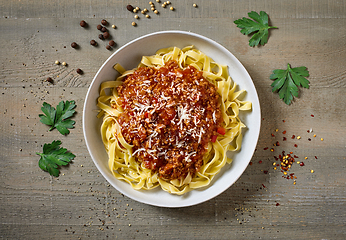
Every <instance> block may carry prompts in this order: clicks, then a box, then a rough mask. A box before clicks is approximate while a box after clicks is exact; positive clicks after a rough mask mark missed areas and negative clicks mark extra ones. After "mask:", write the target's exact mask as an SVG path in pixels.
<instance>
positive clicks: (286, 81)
mask: <svg viewBox="0 0 346 240" xmlns="http://www.w3.org/2000/svg"><path fill="white" fill-rule="evenodd" d="M308 76H309V71H308V70H307V69H306V67H296V68H291V66H290V64H287V69H286V70H284V69H276V70H274V71H273V74H272V75H270V79H272V80H275V81H274V82H273V83H272V84H271V86H272V87H273V88H272V92H275V91H278V93H279V97H280V99H283V101H284V102H285V103H286V104H287V105H289V104H290V103H291V102H292V100H293V96H295V97H298V91H299V90H298V87H299V86H302V87H304V88H309V83H310V82H309V81H308V80H307V79H306V78H305V77H308Z"/></svg>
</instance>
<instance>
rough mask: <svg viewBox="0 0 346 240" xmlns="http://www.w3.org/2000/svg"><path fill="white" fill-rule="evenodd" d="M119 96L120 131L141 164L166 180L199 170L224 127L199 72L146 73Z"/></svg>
mask: <svg viewBox="0 0 346 240" xmlns="http://www.w3.org/2000/svg"><path fill="white" fill-rule="evenodd" d="M117 91H118V93H119V96H120V98H119V100H118V101H119V104H120V105H121V106H122V107H123V109H124V112H123V113H122V114H121V115H120V116H119V118H118V121H119V124H120V126H121V131H122V134H123V136H124V138H125V140H126V141H127V142H128V143H129V144H132V145H133V155H134V156H136V158H137V159H138V161H139V162H141V163H142V164H144V166H145V167H146V168H148V169H151V170H153V171H156V172H158V174H159V177H161V178H163V179H165V180H172V179H180V178H182V177H185V176H186V175H187V174H188V173H190V174H191V175H192V176H193V175H194V174H195V173H196V172H197V171H199V170H200V167H201V166H202V164H203V155H204V154H205V153H206V150H207V146H208V143H209V142H210V141H215V139H216V136H217V134H218V132H219V133H220V126H221V123H222V118H221V112H220V103H219V94H218V93H217V90H216V87H215V86H214V85H213V84H211V83H210V82H208V81H207V80H206V79H205V78H204V77H203V73H202V72H201V71H198V70H197V69H196V68H194V67H191V66H190V67H187V68H186V69H184V70H182V69H180V68H179V66H178V64H177V62H175V61H169V62H167V63H166V64H165V66H164V67H161V68H159V69H156V68H150V67H142V68H139V69H137V70H136V71H135V72H134V73H133V74H131V75H129V76H127V77H126V78H125V80H124V83H123V84H122V85H121V86H119V87H118V88H117ZM221 129H222V128H221Z"/></svg>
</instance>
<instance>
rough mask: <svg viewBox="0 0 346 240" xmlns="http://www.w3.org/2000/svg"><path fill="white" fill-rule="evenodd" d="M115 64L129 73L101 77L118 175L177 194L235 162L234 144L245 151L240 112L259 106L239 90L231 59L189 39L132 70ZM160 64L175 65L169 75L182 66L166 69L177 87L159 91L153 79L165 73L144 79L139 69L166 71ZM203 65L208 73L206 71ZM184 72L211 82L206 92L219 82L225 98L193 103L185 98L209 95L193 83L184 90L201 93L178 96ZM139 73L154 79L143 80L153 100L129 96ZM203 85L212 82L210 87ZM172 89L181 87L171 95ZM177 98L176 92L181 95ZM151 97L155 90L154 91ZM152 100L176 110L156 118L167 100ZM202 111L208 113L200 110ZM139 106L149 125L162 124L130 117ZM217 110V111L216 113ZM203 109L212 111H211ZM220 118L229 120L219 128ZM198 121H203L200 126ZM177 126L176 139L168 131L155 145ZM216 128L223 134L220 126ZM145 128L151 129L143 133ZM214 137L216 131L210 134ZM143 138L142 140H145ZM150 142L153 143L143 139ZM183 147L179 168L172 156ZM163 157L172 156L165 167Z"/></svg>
mask: <svg viewBox="0 0 346 240" xmlns="http://www.w3.org/2000/svg"><path fill="white" fill-rule="evenodd" d="M114 68H115V69H116V70H117V71H118V72H119V73H121V76H120V77H118V78H117V79H116V80H115V81H107V82H103V83H102V84H101V88H100V96H99V98H98V103H97V105H98V107H99V108H100V113H99V114H98V117H102V116H103V123H102V125H101V136H102V141H103V143H104V146H105V149H106V151H107V153H108V156H109V159H108V166H109V169H110V171H111V172H112V174H113V175H114V177H115V178H117V179H119V180H123V181H125V182H127V183H129V184H130V185H131V187H132V188H134V189H136V190H140V189H144V190H150V189H153V188H156V187H159V186H160V187H161V188H162V189H163V190H164V191H167V192H169V193H171V194H177V195H182V194H184V193H187V192H189V191H191V190H193V189H198V188H202V187H206V186H208V185H210V183H211V181H212V180H213V178H214V177H215V176H216V175H217V174H218V173H219V172H220V170H221V169H222V167H223V166H224V165H225V164H226V163H228V164H230V163H231V162H232V159H230V158H228V157H227V151H238V150H239V149H240V148H241V142H242V128H244V127H245V125H244V123H242V121H241V120H240V118H239V111H245V110H251V107H252V104H251V102H249V101H242V100H240V98H241V95H242V94H243V93H244V92H245V91H244V90H240V91H237V90H236V88H237V85H236V83H234V82H233V80H232V79H231V77H230V76H229V75H228V69H227V66H225V65H221V64H219V63H216V62H214V61H213V60H212V59H211V58H210V57H208V56H206V55H205V54H204V53H202V52H200V51H199V50H197V49H194V48H193V46H187V47H185V48H183V49H179V48H177V47H170V48H164V49H160V50H158V51H157V52H156V54H155V55H153V56H143V57H142V60H141V62H140V63H139V65H138V67H137V68H136V69H132V70H128V71H126V70H125V69H123V68H122V67H121V66H120V65H119V64H116V65H115V66H114ZM165 68H167V69H168V70H165ZM169 70H170V71H171V72H169ZM160 71H166V72H165V73H167V71H168V75H174V74H176V75H175V76H174V79H175V80H174V81H175V82H174V81H173V80H172V81H171V80H169V79H168V78H165V77H164V79H166V81H167V84H169V85H170V86H171V89H170V88H169V87H167V90H166V88H163V89H164V90H165V91H163V90H162V92H160V93H157V95H153V94H154V93H155V92H154V91H155V89H154V88H153V87H152V86H151V85H150V84H153V81H157V80H155V79H154V78H153V79H152V82H150V81H149V80H143V79H142V76H140V75H139V74H140V73H146V74H147V75H146V76H148V75H150V74H158V75H160V74H159V73H162V72H160ZM199 72H200V75H201V76H199V75H198V74H199ZM181 73H186V74H190V75H189V76H193V77H195V76H196V78H193V79H192V78H191V79H190V82H191V83H192V82H193V84H194V86H193V88H194V89H206V90H205V91H207V92H205V93H207V94H210V96H211V94H213V89H215V91H217V93H216V92H215V99H214V100H215V101H216V102H217V103H218V106H217V108H215V109H209V108H206V109H204V110H203V109H202V108H201V107H200V106H199V105H196V106H195V105H191V107H190V108H188V107H187V103H186V104H185V103H184V101H186V102H190V104H194V102H193V101H195V102H197V100H198V99H199V96H201V98H202V96H203V94H204V93H203V92H197V91H196V92H193V91H192V90H191V89H192V87H190V88H191V89H190V93H189V95H184V96H190V95H193V94H197V95H196V96H197V97H196V96H195V97H194V98H192V97H191V100H186V99H185V100H184V99H183V100H182V99H180V98H177V97H176V96H177V94H178V93H177V92H174V91H175V90H174V87H173V86H175V87H176V86H178V85H179V86H183V85H184V84H185V82H184V81H187V80H184V79H182V77H181V76H182V74H181ZM158 75H155V76H158ZM136 76H137V79H135V80H136V81H137V80H138V79H142V80H138V81H142V82H141V84H142V85H145V84H147V85H145V86H146V88H143V91H142V95H145V93H144V94H143V92H144V91H147V92H150V93H151V94H152V96H155V97H154V98H153V97H151V98H150V100H147V104H146V103H143V102H142V103H139V102H137V100H135V101H134V102H130V103H128V102H125V100H126V101H127V100H128V98H127V97H128V96H131V95H126V93H127V92H129V93H131V91H136V90H133V88H135V87H137V86H135V85H134V86H135V87H133V88H127V89H125V87H126V84H127V85H129V84H130V80H131V79H132V80H133V79H134V78H135V77H136ZM198 76H199V77H198ZM167 79H168V80H167ZM205 79H206V80H207V82H206V81H205ZM203 80H204V82H203ZM124 81H125V83H124ZM133 81H134V80H133ZM190 82H189V83H190ZM155 83H156V82H155ZM156 84H157V83H156ZM174 84H175V85H174ZM208 84H209V85H208ZM137 85H140V84H139V82H138V84H137ZM185 85H186V84H185ZM155 86H156V85H155ZM165 86H166V85H165ZM202 86H207V87H205V88H202ZM135 89H137V88H135ZM138 89H139V90H138V92H141V91H140V90H141V88H138ZM109 90H110V91H109ZM126 91H127V92H126ZM168 91H171V92H173V93H172V94H171V95H167V94H168ZM203 91H204V90H203ZM138 92H136V94H137V95H136V94H134V93H132V95H133V96H134V97H136V99H139V98H138V97H140V96H142V95H141V94H138ZM166 93H167V94H166ZM158 94H161V95H158ZM165 94H166V95H165ZM198 94H199V95H198ZM157 96H159V98H160V99H157ZM208 96H209V95H208ZM173 98H174V99H176V100H175V102H174V101H173ZM209 98H210V100H208V104H209V105H212V104H213V101H212V99H211V97H209ZM147 99H149V98H148V97H147ZM196 99H197V100H196ZM215 101H214V102H215ZM150 102H154V103H157V102H160V104H161V105H160V106H163V107H162V108H161V113H162V111H163V110H162V109H164V111H166V112H165V113H167V114H168V115H165V117H163V118H162V119H163V120H160V121H163V123H164V124H160V123H161V122H160V123H152V121H153V119H157V118H158V114H159V113H160V112H159V111H160V109H159V108H160V107H157V106H158V105H150ZM129 105H131V107H129ZM209 105H208V106H209ZM155 111H157V112H155ZM170 111H171V112H173V113H172V117H170V115H169V114H170ZM198 111H200V114H201V115H198V116H197V115H196V114H197V112H198ZM208 111H209V112H208ZM133 112H135V115H136V114H137V115H136V116H137V118H136V119H138V117H139V118H141V121H142V122H143V124H144V125H145V126H154V127H155V129H154V128H153V129H144V130H143V129H141V126H140V125H138V126H135V127H136V128H134V127H132V128H131V124H129V123H132V122H133V121H134V120H131V119H130V120H129V119H128V118H129V117H128V116H130V115H131V114H132V115H133ZM161 113H160V116H161ZM211 113H212V117H210V115H211ZM155 114H156V115H155ZM203 114H204V115H203ZM206 114H207V115H206ZM208 114H209V115H208ZM203 116H204V117H205V116H209V117H207V119H204V117H203ZM130 117H131V116H130ZM148 119H149V120H148ZM131 121H132V122H131ZM138 121H139V120H138ZM199 122H201V123H199ZM127 124H129V125H127ZM203 124H204V125H203ZM166 125H167V126H168V127H167V126H166ZM218 125H221V126H222V127H219V128H217V127H216V126H218ZM188 126H194V127H195V128H194V129H189V128H188ZM197 126H198V127H199V126H202V127H200V128H198V127H197ZM165 127H167V128H166V130H165V131H166V132H165V134H161V135H160V133H161V132H160V131H161V130H160V128H163V129H165ZM204 127H205V128H204ZM208 127H209V128H208ZM127 128H128V129H127ZM173 128H174V129H175V131H176V132H177V131H178V132H177V134H176V139H175V140H174V139H162V142H163V143H162V145H160V147H156V148H155V149H153V150H152V146H151V145H152V144H153V145H154V143H153V140H152V139H154V137H156V136H157V135H158V134H159V135H160V136H161V138H162V136H163V135H167V136H168V135H169V134H168V133H170V132H174V131H173ZM134 129H135V130H136V131H134ZM177 129H178V130H177ZM208 129H209V130H208ZM216 129H217V134H215V132H216ZM130 130H131V131H132V133H131V134H134V133H133V132H137V133H135V135H131V134H130V132H131V131H130ZM186 132H187V133H186ZM141 134H144V135H143V136H141ZM179 134H180V135H179ZM184 134H187V135H184ZM202 134H203V135H202ZM130 136H135V137H133V139H135V140H133V139H132V138H131V137H130ZM178 136H179V137H178ZM152 137H153V138H152ZM206 137H211V138H210V139H207V140H205V138H206ZM126 139H127V140H126ZM137 139H139V140H138V141H137ZM181 139H188V142H187V143H183V142H182V141H179V140H181ZM132 140H133V141H132ZM131 141H132V142H131ZM141 141H142V142H141ZM157 141H159V140H157ZM160 141H161V140H160ZM140 142H141V143H140ZM143 142H144V143H145V145H143V144H144V143H143ZM140 144H142V145H143V146H145V147H143V148H142V147H139V146H142V145H140ZM203 144H204V145H203ZM135 145H136V146H135ZM191 146H193V147H191ZM203 146H204V148H203ZM161 147H162V148H161ZM160 149H161V150H160ZM162 149H163V150H162ZM183 150H184V151H185V152H183ZM160 151H161V152H160ZM179 151H180V155H179ZM182 152H183V153H182ZM151 153H152V154H151ZM202 153H203V154H202ZM155 154H156V155H155ZM175 154H178V155H179V156H177V157H176V159H180V160H179V161H180V162H179V161H178V163H177V162H176V166H178V167H177V169H179V171H180V172H179V171H178V170H176V169H175V168H172V166H171V165H172V164H170V163H169V161H170V160H169V156H176V155H175ZM199 154H200V155H201V156H200V155H199ZM166 158H167V159H166ZM145 159H147V160H145ZM159 159H164V160H162V161H164V162H165V164H166V165H163V166H161V167H160V168H159V165H160V161H161V160H160V161H159ZM197 159H199V160H197ZM156 164H158V166H156ZM158 169H159V170H158ZM177 176H178V177H177Z"/></svg>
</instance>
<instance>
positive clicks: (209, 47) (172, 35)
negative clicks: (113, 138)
mask: <svg viewBox="0 0 346 240" xmlns="http://www.w3.org/2000/svg"><path fill="white" fill-rule="evenodd" d="M188 45H194V46H195V47H196V48H197V49H199V50H200V51H202V52H203V53H205V54H207V55H208V56H209V57H211V58H212V59H214V60H215V61H216V62H218V63H221V64H225V65H228V67H229V73H230V76H231V77H232V78H233V80H234V81H235V82H236V83H237V84H238V85H239V88H240V89H245V90H246V91H247V94H246V97H245V99H246V100H248V101H251V102H252V111H251V112H249V113H245V114H242V116H241V119H242V121H243V122H244V123H245V124H246V126H247V130H246V131H244V133H243V134H244V135H243V136H244V137H243V143H242V148H241V150H240V151H239V152H237V153H235V154H232V158H233V162H232V164H226V166H225V167H224V168H223V169H222V170H221V171H220V173H219V174H218V175H217V176H216V177H215V178H214V179H213V181H212V184H211V185H210V186H208V187H207V188H203V189H200V190H193V191H191V192H189V193H187V194H184V195H183V196H177V195H172V194H169V193H167V192H165V191H163V190H162V189H161V188H156V189H154V190H151V191H145V190H141V191H137V190H134V189H132V187H131V186H130V185H129V184H128V183H125V182H123V181H120V180H118V179H116V178H114V177H113V175H112V173H111V172H110V170H109V168H108V163H107V161H108V155H107V153H106V151H105V149H104V146H103V143H102V140H101V135H100V126H101V122H102V119H98V118H97V117H96V114H97V112H96V110H97V109H98V108H97V106H96V101H97V98H98V96H99V89H100V85H101V83H102V82H104V81H109V80H114V79H115V78H116V77H117V75H118V73H117V72H116V71H115V70H114V69H113V65H114V64H116V63H120V64H121V65H122V66H123V67H124V68H125V69H132V68H135V67H137V65H138V63H139V62H140V60H141V58H142V56H146V55H153V54H155V52H156V51H157V50H158V49H160V48H166V47H171V46H176V47H179V48H182V47H185V46H188ZM260 122H261V111H260V105H259V100H258V96H257V92H256V89H255V86H254V84H253V82H252V80H251V77H250V75H249V74H248V72H247V71H246V69H245V68H244V66H243V65H242V64H241V63H240V62H239V61H238V59H237V58H236V57H235V56H234V55H233V54H232V53H230V52H229V51H228V50H227V49H226V48H224V47H223V46H221V45H220V44H218V43H217V42H215V41H213V40H211V39H209V38H206V37H204V36H201V35H198V34H195V33H191V32H184V31H163V32H156V33H152V34H148V35H145V36H143V37H140V38H137V39H135V40H133V41H131V42H129V43H128V44H126V45H125V46H123V47H121V48H120V49H119V50H118V51H116V52H115V53H114V54H112V56H110V57H109V58H108V59H107V61H106V62H105V63H104V64H103V65H102V66H101V68H100V69H99V71H98V72H97V74H96V76H95V77H94V79H93V81H92V83H91V85H90V88H89V90H88V93H87V95H86V98H85V103H84V110H83V131H84V138H85V142H86V145H87V148H88V150H89V153H90V155H91V158H92V159H93V161H94V163H95V165H96V167H97V168H98V170H99V171H100V172H101V174H102V175H103V176H104V177H105V178H106V179H107V181H108V182H109V183H110V184H111V185H112V186H113V187H114V188H115V189H117V190H118V191H119V192H121V193H123V194H124V195H126V196H128V197H130V198H132V199H134V200H136V201H139V202H142V203H146V204H150V205H154V206H160V207H186V206H192V205H195V204H199V203H202V202H204V201H207V200H209V199H212V198H214V197H215V196H217V195H219V194H220V193H222V192H223V191H225V190H226V189H228V188H229V187H230V186H231V185H232V184H233V183H234V182H235V181H237V179H238V178H239V177H240V176H241V174H242V173H243V172H244V170H245V169H246V167H247V166H248V164H249V162H250V160H251V158H252V155H253V153H254V151H255V147H256V145H257V141H258V136H259V132H260Z"/></svg>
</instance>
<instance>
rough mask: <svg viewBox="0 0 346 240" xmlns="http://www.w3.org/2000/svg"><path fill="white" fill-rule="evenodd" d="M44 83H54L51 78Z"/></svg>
mask: <svg viewBox="0 0 346 240" xmlns="http://www.w3.org/2000/svg"><path fill="white" fill-rule="evenodd" d="M46 81H47V82H49V83H53V82H54V81H53V79H52V78H51V77H48V78H47V80H46Z"/></svg>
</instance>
